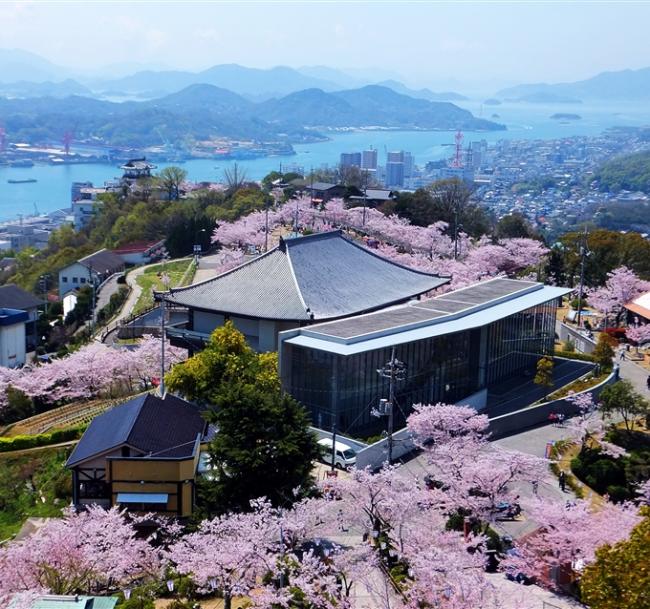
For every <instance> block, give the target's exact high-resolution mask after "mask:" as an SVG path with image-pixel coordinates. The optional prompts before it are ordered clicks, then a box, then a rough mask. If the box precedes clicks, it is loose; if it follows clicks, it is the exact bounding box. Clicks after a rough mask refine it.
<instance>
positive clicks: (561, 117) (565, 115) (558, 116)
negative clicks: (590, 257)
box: [549, 112, 582, 121]
mask: <svg viewBox="0 0 650 609" xmlns="http://www.w3.org/2000/svg"><path fill="white" fill-rule="evenodd" d="M549 118H552V119H553V120H556V121H579V120H580V119H581V118H582V116H580V115H579V114H571V113H570V112H556V113H555V114H551V116H550V117H549Z"/></svg>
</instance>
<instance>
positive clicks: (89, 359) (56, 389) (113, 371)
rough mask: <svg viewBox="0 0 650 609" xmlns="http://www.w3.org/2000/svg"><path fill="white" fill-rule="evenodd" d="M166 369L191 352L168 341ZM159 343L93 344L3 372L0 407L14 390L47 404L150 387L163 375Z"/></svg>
mask: <svg viewBox="0 0 650 609" xmlns="http://www.w3.org/2000/svg"><path fill="white" fill-rule="evenodd" d="M165 353H166V359H165V364H166V367H167V368H170V367H171V366H172V365H174V364H175V363H177V362H179V361H182V360H183V359H184V358H185V357H186V356H187V352H186V351H185V350H183V349H178V348H176V347H172V346H171V345H170V344H169V342H168V341H167V344H166V348H165ZM160 371H161V349H160V340H159V339H156V338H154V337H151V336H147V337H144V338H143V339H141V340H140V341H139V343H138V345H137V346H136V347H135V348H134V349H115V348H112V347H109V346H107V345H103V344H100V343H91V344H89V345H86V346H84V347H82V348H81V349H79V350H78V351H75V352H73V353H71V354H70V355H67V356H65V357H62V358H57V359H54V360H52V361H50V362H46V363H42V364H30V365H28V366H25V367H23V368H20V369H15V370H9V369H6V368H3V369H0V408H1V407H2V405H3V404H4V403H6V399H7V389H8V388H9V387H13V388H14V389H18V390H20V391H22V392H23V393H24V394H25V395H27V396H28V397H30V398H33V399H37V400H40V401H41V402H43V403H45V404H53V403H56V402H69V401H71V400H77V399H88V398H93V397H97V396H105V397H115V396H119V395H124V394H125V393H132V392H133V391H136V390H138V389H143V388H146V387H148V386H151V383H152V380H153V379H154V378H157V377H159V376H160Z"/></svg>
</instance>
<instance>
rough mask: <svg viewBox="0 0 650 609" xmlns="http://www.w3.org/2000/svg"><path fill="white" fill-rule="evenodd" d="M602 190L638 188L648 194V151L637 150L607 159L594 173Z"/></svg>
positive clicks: (649, 171) (649, 182)
mask: <svg viewBox="0 0 650 609" xmlns="http://www.w3.org/2000/svg"><path fill="white" fill-rule="evenodd" d="M594 180H598V183H599V188H600V190H603V191H609V192H618V191H619V190H640V191H642V192H645V193H648V194H650V151H645V152H638V153H636V154H630V155H627V156H621V157H617V158H615V159H612V160H611V161H607V162H606V163H605V164H603V165H602V166H601V167H600V169H599V170H598V171H597V172H596V173H595V175H594Z"/></svg>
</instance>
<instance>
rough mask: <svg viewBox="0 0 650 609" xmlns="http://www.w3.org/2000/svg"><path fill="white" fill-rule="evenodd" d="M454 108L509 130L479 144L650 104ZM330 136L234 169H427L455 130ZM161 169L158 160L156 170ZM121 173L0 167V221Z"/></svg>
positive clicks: (558, 132)
mask: <svg viewBox="0 0 650 609" xmlns="http://www.w3.org/2000/svg"><path fill="white" fill-rule="evenodd" d="M458 105H459V106H461V107H464V108H466V109H468V110H470V111H471V112H472V113H473V114H474V115H475V116H477V117H481V118H485V119H488V120H493V121H495V122H499V123H502V124H505V125H506V126H507V131H487V132H471V131H467V132H465V133H464V146H466V145H467V144H468V143H469V142H471V141H475V140H481V139H484V140H487V141H488V142H490V143H493V142H496V141H498V140H502V139H515V140H517V139H519V140H523V139H525V140H537V139H539V140H548V139H557V138H570V137H574V136H596V135H599V134H601V133H602V132H603V131H604V130H605V129H607V128H610V127H615V126H641V125H650V105H647V104H641V103H636V104H634V103H613V102H612V103H608V104H521V103H519V104H516V103H508V104H505V103H504V104H501V105H498V106H491V105H485V104H482V103H481V102H479V101H468V102H460V103H458ZM557 112H562V113H573V114H578V115H580V116H581V117H582V118H581V119H580V120H572V121H568V122H566V121H558V120H556V119H551V118H550V117H551V115H552V114H555V113H557ZM494 115H498V117H497V116H494ZM327 135H328V137H329V138H330V139H329V140H328V141H326V142H321V143H313V144H298V145H294V148H295V151H296V154H295V155H292V156H286V157H279V156H274V157H264V158H258V159H253V160H245V161H244V160H242V161H237V164H238V166H239V168H240V169H241V170H243V171H245V173H246V177H247V178H248V179H251V180H259V179H261V178H263V177H264V176H265V175H267V174H268V173H269V172H271V171H273V170H279V169H280V168H281V167H282V168H285V169H286V168H290V167H292V166H298V167H302V168H303V169H304V170H305V171H309V170H310V169H312V168H313V169H319V168H322V167H326V166H329V167H334V166H336V164H337V163H338V160H339V155H340V153H341V152H354V151H361V150H367V149H369V148H370V147H373V148H375V149H376V150H377V151H378V157H379V164H380V165H381V164H382V163H383V162H384V160H385V158H386V152H387V151H392V150H406V151H409V152H411V153H412V154H413V155H414V157H415V162H416V164H418V165H424V164H425V163H426V162H427V161H434V160H439V159H443V158H446V157H449V156H451V155H452V152H453V145H454V132H451V131H390V130H375V131H373V130H355V131H345V132H330V133H328V134H327ZM233 163H234V161H231V160H228V161H220V160H215V159H197V160H190V161H186V162H185V163H183V165H182V167H183V169H185V170H186V171H187V174H188V179H189V180H192V181H221V180H222V179H223V174H224V170H225V169H228V168H230V167H232V165H233ZM169 164H173V163H169ZM166 165H167V164H165V163H160V164H159V165H158V169H161V168H163V167H165V166H166ZM120 175H121V171H120V169H119V167H118V166H117V165H109V164H80V165H54V166H53V165H47V164H36V165H34V166H33V167H28V168H19V167H3V166H0V220H7V219H12V218H16V217H17V216H18V215H19V214H24V215H30V214H34V213H35V212H36V211H38V212H39V213H47V212H50V211H54V210H56V209H60V208H65V207H69V206H70V186H71V184H72V182H92V183H93V184H94V185H95V186H102V185H103V183H104V182H105V181H106V180H111V179H114V178H119V177H120ZM24 179H36V180H37V181H36V182H31V183H25V184H9V183H8V182H7V180H24Z"/></svg>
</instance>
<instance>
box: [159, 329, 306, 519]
mask: <svg viewBox="0 0 650 609" xmlns="http://www.w3.org/2000/svg"><path fill="white" fill-rule="evenodd" d="M166 383H167V386H168V387H169V389H170V390H171V391H176V392H179V393H181V394H183V395H184V396H186V397H187V398H189V399H192V400H196V401H198V402H201V403H204V404H206V405H208V406H209V409H208V411H207V413H206V416H207V418H208V420H209V421H210V422H211V423H213V424H214V425H215V427H216V428H217V429H218V433H217V434H216V435H215V438H214V440H213V441H212V442H211V444H210V448H209V453H210V460H211V463H212V465H213V466H214V476H213V479H212V480H205V481H203V482H202V483H201V485H200V489H199V497H200V499H201V500H202V501H201V502H202V503H203V507H204V508H205V510H206V511H207V512H209V513H214V512H224V511H227V510H245V509H247V508H249V507H250V501H251V500H252V499H256V498H258V497H267V498H268V499H269V500H270V501H272V502H273V503H274V504H275V505H287V504H290V503H291V502H293V501H295V500H296V499H297V498H300V497H301V496H304V494H305V493H308V492H309V491H310V490H311V488H312V486H313V479H312V475H311V471H312V461H313V460H314V459H316V458H317V457H318V446H317V444H316V439H315V436H314V435H313V433H312V432H311V431H310V430H309V420H308V417H307V415H306V412H305V410H304V409H303V408H302V406H301V405H300V404H299V403H298V402H296V401H295V400H294V399H293V398H291V397H290V396H288V395H287V394H285V393H283V392H282V389H281V386H280V380H279V377H278V370H277V355H276V354H275V353H262V354H259V353H256V352H255V351H253V350H252V349H251V348H250V346H249V345H248V344H247V343H246V339H245V338H244V336H243V335H242V334H241V333H240V332H239V331H237V329H236V328H235V327H234V325H233V324H232V323H231V322H227V323H226V324H225V325H224V326H222V327H220V328H217V329H216V330H215V331H214V332H213V333H212V336H211V337H210V340H209V342H208V344H207V345H206V348H205V349H204V350H203V351H201V352H200V353H198V354H196V355H195V356H193V357H191V358H190V359H188V360H187V361H186V362H184V363H183V364H179V365H177V366H175V367H174V368H173V370H172V371H171V372H170V373H169V374H168V375H167V377H166ZM295 489H300V492H299V493H297V494H296V493H295V492H294V491H295ZM201 502H200V503H201Z"/></svg>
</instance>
